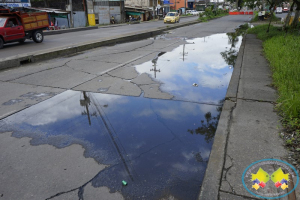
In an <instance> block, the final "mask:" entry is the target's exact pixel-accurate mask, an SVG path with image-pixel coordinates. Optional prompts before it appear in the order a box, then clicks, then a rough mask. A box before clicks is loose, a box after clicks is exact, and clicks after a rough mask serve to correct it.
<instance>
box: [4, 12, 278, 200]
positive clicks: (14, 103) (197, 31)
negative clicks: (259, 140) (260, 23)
mask: <svg viewBox="0 0 300 200" xmlns="http://www.w3.org/2000/svg"><path fill="white" fill-rule="evenodd" d="M248 20H249V16H227V17H223V18H219V19H215V20H212V21H210V22H207V23H200V24H196V25H193V26H189V27H183V28H178V29H175V30H172V31H171V32H169V33H166V34H164V35H161V36H159V37H156V38H149V39H146V40H141V41H135V42H128V43H124V44H119V45H116V46H108V47H102V48H98V49H94V50H91V51H87V52H83V53H81V54H77V55H73V56H68V57H64V58H57V59H54V60H49V61H46V62H41V63H34V64H27V65H23V66H21V67H18V68H13V69H9V70H3V71H0V83H1V84H0V93H1V94H4V95H1V96H0V119H5V118H6V117H8V116H11V115H13V114H15V113H18V112H20V111H22V110H24V109H26V108H30V107H31V106H33V105H36V104H38V103H40V102H43V101H45V100H46V99H49V98H51V97H54V96H57V95H58V94H61V93H63V92H65V91H69V90H71V91H80V92H83V91H84V92H93V93H105V94H114V95H122V96H132V97H140V96H143V97H145V98H151V99H163V100H173V98H174V96H173V95H172V94H171V93H168V92H166V91H164V90H162V89H161V86H162V84H163V83H162V82H159V81H157V80H154V79H153V78H151V77H150V76H149V75H148V74H147V73H138V72H137V70H136V69H135V68H134V66H136V65H140V64H143V63H145V62H149V61H151V60H153V59H155V58H156V57H157V56H158V54H159V53H161V52H170V51H172V50H173V49H174V48H176V47H178V46H180V45H183V44H186V41H185V40H186V39H187V38H200V37H206V36H209V35H212V34H218V33H227V32H233V31H234V29H235V28H237V27H238V26H239V25H241V24H244V23H245V22H247V21H248ZM136 27H137V28H138V26H136ZM80 34H82V36H83V37H85V33H84V32H80ZM246 86H247V83H245V87H246ZM247 95H248V94H247V93H245V94H243V96H241V97H239V98H246V97H247ZM238 101H241V100H238ZM207 103H208V105H210V103H211V102H207ZM243 103H244V104H246V106H249V107H251V102H250V103H249V102H243ZM50 109H51V108H50ZM24 117H25V118H26V116H24ZM262 117H263V116H262ZM1 126H2V124H1V123H0V127H1ZM11 134H12V133H11V132H5V133H1V134H0V152H1V153H0V159H1V160H2V161H3V162H1V164H0V171H1V178H0V199H24V200H25V199H30V200H32V199H99V196H101V199H124V197H123V196H122V193H121V192H120V191H116V192H111V191H110V190H109V188H107V187H104V186H102V187H97V188H95V187H93V186H92V184H91V182H92V181H93V180H94V178H95V177H97V176H98V175H99V174H101V173H105V170H106V169H107V166H106V165H103V164H99V163H98V162H96V161H95V160H94V159H93V158H86V157H85V156H84V149H83V147H82V146H81V145H78V144H73V145H71V146H68V147H66V148H56V147H53V146H52V145H48V144H44V145H38V146H33V145H31V141H30V140H31V139H30V138H27V137H25V138H16V137H12V136H11ZM232 134H234V133H231V135H232ZM232 151H233V152H232V153H228V155H230V156H232V160H231V161H232V163H234V160H235V159H236V158H234V153H235V149H232ZM279 156H280V155H279ZM228 162H229V161H228ZM228 165H229V166H228V167H227V168H226V171H228V172H227V173H226V174H225V178H224V179H225V180H226V181H228V182H230V181H229V179H230V178H232V177H231V176H230V173H229V172H230V170H232V169H234V168H235V167H236V166H238V165H237V164H228ZM95 174H96V176H95ZM232 185H233V184H232ZM230 188H234V189H235V191H238V188H236V187H235V186H231V187H230ZM230 188H229V189H230ZM199 190H200V188H199ZM223 190H224V191H227V192H232V189H230V190H229V191H228V189H223ZM167 198H168V199H170V198H172V197H167Z"/></svg>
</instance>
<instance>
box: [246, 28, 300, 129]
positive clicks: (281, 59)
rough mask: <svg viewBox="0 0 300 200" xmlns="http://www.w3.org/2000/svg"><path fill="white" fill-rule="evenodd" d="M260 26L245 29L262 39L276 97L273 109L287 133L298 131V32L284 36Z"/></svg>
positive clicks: (279, 31) (299, 126)
mask: <svg viewBox="0 0 300 200" xmlns="http://www.w3.org/2000/svg"><path fill="white" fill-rule="evenodd" d="M267 26H268V25H260V26H257V27H254V28H252V29H249V30H248V33H254V34H257V37H258V38H259V39H261V40H263V41H264V42H263V47H264V52H265V56H266V58H267V59H268V60H269V62H270V66H271V69H272V72H273V75H272V76H273V85H274V86H275V87H276V88H277V90H278V94H279V98H278V100H277V106H276V108H277V109H278V110H279V111H280V114H281V115H282V117H283V125H284V127H285V128H286V129H288V130H290V131H295V130H296V131H299V130H300V56H299V52H300V37H299V35H298V34H299V33H298V32H290V33H288V34H287V35H285V32H283V31H282V30H281V29H280V28H276V27H273V26H271V27H270V32H269V33H266V30H267Z"/></svg>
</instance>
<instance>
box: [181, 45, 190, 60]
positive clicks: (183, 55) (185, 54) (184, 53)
mask: <svg viewBox="0 0 300 200" xmlns="http://www.w3.org/2000/svg"><path fill="white" fill-rule="evenodd" d="M180 54H182V60H183V61H184V57H185V56H187V55H188V52H185V44H183V52H182V53H180Z"/></svg>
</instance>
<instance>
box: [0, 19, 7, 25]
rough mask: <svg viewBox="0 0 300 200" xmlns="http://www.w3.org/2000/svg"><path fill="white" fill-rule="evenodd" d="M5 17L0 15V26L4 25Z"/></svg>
mask: <svg viewBox="0 0 300 200" xmlns="http://www.w3.org/2000/svg"><path fill="white" fill-rule="evenodd" d="M6 19H7V18H4V17H0V27H4V24H5V22H6Z"/></svg>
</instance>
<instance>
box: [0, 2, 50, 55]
mask: <svg viewBox="0 0 300 200" xmlns="http://www.w3.org/2000/svg"><path fill="white" fill-rule="evenodd" d="M48 27H49V19H48V14H47V13H46V12H35V13H25V12H22V11H11V10H10V9H6V8H5V9H1V8H0V49H1V48H3V45H4V44H5V43H10V42H20V43H23V42H24V41H25V40H26V39H33V41H35V42H36V43H40V42H43V40H44V34H43V30H44V29H46V28H48Z"/></svg>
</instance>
